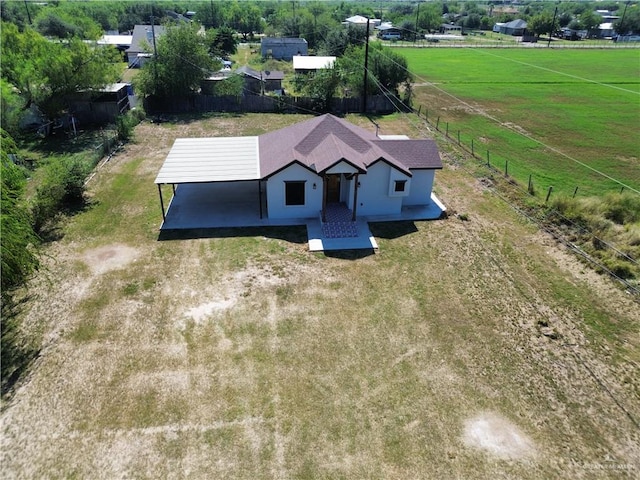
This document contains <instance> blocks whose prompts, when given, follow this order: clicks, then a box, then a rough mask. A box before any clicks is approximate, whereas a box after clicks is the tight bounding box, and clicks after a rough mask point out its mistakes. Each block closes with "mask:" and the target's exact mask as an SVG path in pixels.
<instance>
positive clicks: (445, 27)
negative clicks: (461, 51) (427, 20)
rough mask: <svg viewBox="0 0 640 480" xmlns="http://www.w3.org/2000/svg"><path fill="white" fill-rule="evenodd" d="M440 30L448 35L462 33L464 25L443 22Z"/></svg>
mask: <svg viewBox="0 0 640 480" xmlns="http://www.w3.org/2000/svg"><path fill="white" fill-rule="evenodd" d="M440 32H441V33H444V34H446V35H462V27H461V26H460V25H453V24H450V23H443V24H442V25H440Z"/></svg>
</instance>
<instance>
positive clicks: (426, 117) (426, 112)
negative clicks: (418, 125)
mask: <svg viewBox="0 0 640 480" xmlns="http://www.w3.org/2000/svg"><path fill="white" fill-rule="evenodd" d="M424 119H425V120H426V121H427V122H428V121H429V109H428V108H425V109H424Z"/></svg>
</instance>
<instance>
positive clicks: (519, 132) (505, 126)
mask: <svg viewBox="0 0 640 480" xmlns="http://www.w3.org/2000/svg"><path fill="white" fill-rule="evenodd" d="M379 54H380V55H383V56H385V57H386V58H387V59H388V60H390V61H391V62H393V63H394V64H395V65H396V66H398V67H399V68H402V69H404V70H405V71H406V72H408V73H410V74H411V75H413V76H414V77H415V78H417V79H419V80H421V81H422V82H424V83H426V84H427V85H429V86H430V87H431V88H434V89H435V90H438V91H439V92H441V93H443V94H444V95H447V96H448V97H451V98H453V99H454V100H456V101H457V102H459V103H460V104H462V105H464V106H465V107H467V108H469V109H470V110H472V111H474V112H476V113H477V114H478V115H481V116H484V117H485V118H488V119H490V120H491V121H493V122H495V123H497V124H498V125H499V126H501V127H503V128H505V129H507V130H509V131H510V132H513V133H516V134H518V135H520V136H522V137H525V138H527V139H529V140H531V141H532V142H534V143H537V144H538V145H541V146H543V147H545V148H547V149H549V150H551V151H553V152H554V153H556V154H558V155H560V156H562V157H564V158H566V159H568V160H571V161H572V162H575V163H577V164H578V165H580V166H582V167H584V168H587V169H589V170H591V171H592V172H594V173H596V174H598V175H600V176H602V177H604V178H606V179H608V180H611V181H612V182H614V183H616V184H618V185H620V186H621V187H624V188H626V189H628V190H631V191H632V192H635V193H637V194H640V190H637V189H635V188H633V187H631V186H629V185H627V184H626V183H624V182H622V181H620V180H618V179H616V178H614V177H612V176H610V175H608V174H606V173H604V172H601V171H600V170H597V169H596V168H594V167H592V166H590V165H588V164H586V163H584V162H582V161H580V160H578V159H576V158H573V157H572V156H570V155H568V154H566V153H564V152H562V151H561V150H559V149H558V148H556V147H554V146H551V145H548V144H546V143H544V142H543V141H542V140H538V139H537V138H535V137H533V136H532V135H530V134H528V133H525V132H522V131H520V130H518V129H515V128H511V127H509V126H507V125H505V124H504V123H503V122H501V121H500V120H499V119H498V118H496V117H494V116H492V115H490V114H488V113H486V112H482V111H480V110H479V109H478V108H476V107H474V106H473V105H471V104H470V103H468V102H465V101H464V100H462V99H461V98H458V97H456V96H455V95H453V94H452V93H449V92H447V91H446V90H444V89H442V88H440V87H438V86H437V85H435V84H434V83H432V82H429V81H428V80H426V79H425V78H422V77H420V76H419V75H417V74H415V73H414V72H412V71H411V70H409V69H408V68H405V67H404V66H403V65H400V64H399V63H397V62H396V61H395V60H394V59H393V58H391V57H388V56H386V55H384V53H382V52H379ZM578 78H579V77H578ZM595 83H597V82H595Z"/></svg>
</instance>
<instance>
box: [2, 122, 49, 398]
mask: <svg viewBox="0 0 640 480" xmlns="http://www.w3.org/2000/svg"><path fill="white" fill-rule="evenodd" d="M0 135H1V139H0V140H1V141H0V181H1V182H2V183H1V188H0V197H1V199H0V231H2V242H0V249H1V254H0V260H1V266H0V268H1V269H2V275H1V276H0V279H1V286H0V305H1V313H2V322H0V339H1V340H0V341H1V343H2V345H1V348H0V352H1V359H0V367H1V371H2V390H3V391H4V390H5V389H6V387H7V385H8V384H10V383H11V379H13V380H15V374H16V372H17V373H18V374H19V373H20V371H21V370H22V369H23V368H24V367H25V366H26V364H27V363H28V362H29V360H30V359H31V358H33V353H34V352H32V351H30V350H29V349H27V348H25V347H24V346H23V342H22V339H21V336H20V329H19V324H18V323H17V319H16V317H15V315H14V312H13V293H14V291H15V289H16V288H17V287H20V286H22V285H23V284H24V283H25V282H26V281H27V279H28V278H29V277H30V276H31V274H32V273H33V272H34V271H35V270H37V269H38V266H39V261H38V256H37V252H36V250H35V248H36V246H37V244H38V238H37V237H36V235H35V234H34V232H33V229H32V228H31V217H30V215H29V211H28V209H27V208H26V205H25V203H24V188H25V180H26V177H25V174H24V172H23V171H22V170H21V169H20V167H18V166H16V165H15V164H14V163H13V162H12V161H11V160H10V159H9V156H8V154H9V153H16V151H17V149H16V146H15V143H14V142H13V139H12V138H11V137H10V136H9V135H8V134H7V133H6V132H5V131H4V130H0Z"/></svg>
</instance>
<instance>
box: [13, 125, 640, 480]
mask: <svg viewBox="0 0 640 480" xmlns="http://www.w3.org/2000/svg"><path fill="white" fill-rule="evenodd" d="M305 118H307V117H304V116H297V115H287V116H283V115H280V116H279V115H239V116H231V115H218V116H211V117H208V118H201V119H198V118H177V119H176V121H174V122H171V123H164V124H160V125H154V124H150V123H147V122H145V123H142V124H141V125H139V126H138V127H136V139H137V141H136V143H134V144H130V145H128V146H127V147H126V148H125V150H124V151H122V152H120V153H118V154H117V155H116V156H115V157H114V158H113V159H112V160H111V162H110V163H108V164H106V165H105V166H104V167H103V168H102V169H100V170H99V171H98V173H97V175H96V176H95V177H94V178H93V180H92V181H91V183H90V194H91V208H89V209H87V211H85V212H82V213H79V214H77V215H76V216H75V217H73V218H71V219H69V220H68V221H67V222H66V223H65V224H64V225H63V233H64V236H63V237H62V238H61V239H60V240H59V241H57V242H55V243H52V244H50V245H49V247H48V248H47V251H46V255H45V256H44V257H43V258H44V262H45V264H46V265H45V266H46V268H43V269H42V271H41V272H40V273H39V274H38V276H37V277H36V278H35V279H34V281H33V282H32V284H31V285H30V286H29V289H28V292H27V293H28V295H29V298H28V299H26V303H25V308H24V312H23V315H24V318H23V320H24V328H25V332H27V333H29V334H31V335H32V336H33V337H35V338H38V339H41V341H42V345H43V347H42V351H41V355H40V356H39V358H38V360H37V361H36V362H35V365H34V367H33V371H32V372H31V374H30V375H29V377H28V378H27V379H26V380H25V381H24V382H23V383H22V385H20V386H19V388H18V389H17V390H16V391H15V393H14V394H13V396H12V397H11V398H9V399H6V400H5V403H4V404H3V410H2V414H1V417H0V425H1V429H2V437H1V439H0V442H1V443H0V444H1V455H2V457H1V458H2V467H3V472H4V475H6V476H7V477H11V478H42V477H48V478H96V479H100V478H104V479H111V478H123V477H127V478H130V477H135V478H150V479H151V478H153V479H155V478H176V477H183V476H184V477H191V478H238V479H242V478H244V479H256V478H281V479H284V478H302V479H304V478H308V479H316V478H374V479H375V478H380V479H389V478H397V479H406V478H499V477H501V478H519V479H549V478H575V479H587V478H594V477H596V476H597V477H598V478H612V479H613V478H621V477H622V478H625V477H628V478H633V477H636V476H637V474H638V470H639V469H640V429H639V428H638V421H639V420H640V384H639V383H638V363H639V362H640V349H639V346H640V337H639V334H638V328H637V327H638V322H639V321H640V310H639V309H638V308H637V307H638V305H637V303H634V302H633V300H632V299H631V298H630V297H629V296H628V295H626V294H625V293H624V292H622V291H621V290H619V289H617V288H615V287H614V286H613V285H612V284H611V283H609V281H608V280H606V279H605V278H602V277H600V276H598V275H597V274H595V273H594V272H592V271H590V270H586V269H584V268H583V267H582V266H581V265H580V264H579V263H578V262H577V261H576V260H575V259H574V258H573V257H571V256H570V255H568V254H567V253H565V252H564V251H562V250H561V249H560V248H559V247H558V246H557V245H555V244H554V243H553V242H552V241H550V240H549V238H547V237H546V236H544V235H542V234H540V233H539V232H538V231H537V230H536V229H535V228H534V227H533V226H531V225H530V224H528V223H526V222H525V221H523V220H522V218H520V217H519V216H517V215H516V214H515V213H514V212H513V211H512V210H511V209H510V208H509V207H508V206H507V205H506V204H504V203H502V202H501V201H500V200H498V199H497V198H496V197H495V196H493V195H492V194H490V193H489V192H488V191H487V190H486V189H484V188H483V186H482V184H481V183H480V182H478V181H477V180H476V179H475V178H473V177H471V176H469V175H468V174H467V173H465V172H464V171H463V170H461V169H457V168H455V167H453V166H452V165H450V164H449V163H448V162H446V163H447V166H446V167H445V169H444V170H443V171H441V172H438V174H437V176H436V193H437V194H438V195H439V197H440V198H441V199H442V201H443V202H444V203H445V204H446V205H447V207H448V208H449V210H450V211H452V212H454V211H457V212H460V213H462V212H464V214H465V215H464V218H466V219H467V220H465V221H463V220H461V218H462V215H461V216H460V218H458V217H457V216H455V215H451V216H450V217H449V218H448V219H446V220H440V221H434V222H416V223H386V224H375V225H372V231H373V233H374V235H375V236H376V237H377V239H378V243H379V245H380V253H379V254H377V255H361V254H357V253H353V252H345V253H342V254H332V255H319V254H310V253H308V252H307V250H306V249H307V246H306V243H305V242H306V238H305V234H304V233H305V232H304V229H300V228H292V229H288V228H281V229H267V230H255V229H246V230H242V229H240V230H217V231H213V232H212V231H209V232H192V233H193V234H192V235H183V236H182V238H179V236H176V237H172V238H171V239H165V240H160V239H159V235H158V226H159V223H160V219H161V216H160V207H159V205H158V199H157V191H156V188H155V185H154V184H153V180H154V178H155V175H156V173H157V171H158V169H159V168H160V166H161V164H162V162H163V161H164V158H165V156H166V154H167V153H168V151H169V149H170V147H171V145H172V143H173V140H174V139H175V138H177V137H184V136H205V135H207V136H209V135H245V134H256V133H259V132H260V131H265V130H267V129H269V130H271V129H275V128H278V127H281V126H285V125H287V124H292V123H294V122H298V121H301V120H303V119H305ZM349 119H350V120H351V121H353V122H354V123H358V124H360V125H362V126H365V127H366V128H371V129H372V130H374V129H375V127H374V125H373V124H372V123H371V122H370V121H369V120H367V119H364V118H361V117H357V116H352V117H349ZM379 123H380V127H381V133H388V134H390V133H400V132H402V133H407V132H410V131H411V127H410V126H409V125H407V124H406V123H404V120H403V117H401V116H391V117H387V118H381V119H379Z"/></svg>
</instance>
